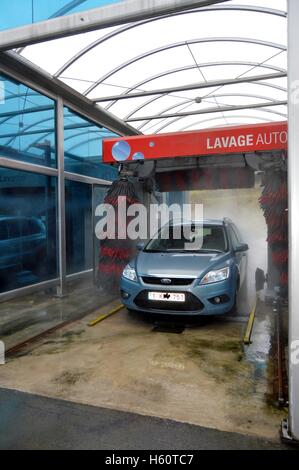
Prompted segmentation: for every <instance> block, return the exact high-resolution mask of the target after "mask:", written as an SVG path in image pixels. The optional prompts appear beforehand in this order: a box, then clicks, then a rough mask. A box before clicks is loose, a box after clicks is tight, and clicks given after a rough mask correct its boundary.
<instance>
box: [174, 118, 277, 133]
mask: <svg viewBox="0 0 299 470" xmlns="http://www.w3.org/2000/svg"><path fill="white" fill-rule="evenodd" d="M228 118H229V119H232V118H235V119H248V118H250V119H259V120H260V121H264V122H276V121H275V119H266V118H262V117H259V116H252V117H251V116H245V115H238V116H228ZM219 119H223V117H222V116H219V117H214V118H209V119H205V120H203V121H197V122H194V123H193V124H189V125H188V126H186V127H182V128H181V129H180V130H178V132H184V131H185V130H187V129H190V127H192V126H196V125H197V124H203V123H205V122H211V121H219ZM236 125H238V124H237V123H236Z"/></svg>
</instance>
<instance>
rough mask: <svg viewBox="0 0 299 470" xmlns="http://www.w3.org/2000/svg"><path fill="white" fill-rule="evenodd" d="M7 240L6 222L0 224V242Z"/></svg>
mask: <svg viewBox="0 0 299 470" xmlns="http://www.w3.org/2000/svg"><path fill="white" fill-rule="evenodd" d="M7 239H8V232H7V222H0V241H4V240H7Z"/></svg>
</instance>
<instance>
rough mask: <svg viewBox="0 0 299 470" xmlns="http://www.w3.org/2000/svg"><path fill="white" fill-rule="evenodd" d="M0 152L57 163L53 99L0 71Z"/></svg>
mask: <svg viewBox="0 0 299 470" xmlns="http://www.w3.org/2000/svg"><path fill="white" fill-rule="evenodd" d="M0 155H1V156H3V157H8V158H13V159H16V160H22V161H26V162H29V163H35V164H38V165H44V166H47V167H56V143H55V102H54V100H52V99H50V98H48V97H47V96H44V95H42V94H40V93H38V92H36V91H34V90H32V89H31V88H28V87H27V86H25V85H22V84H21V83H18V82H16V81H15V80H12V79H10V78H8V77H6V76H5V75H2V74H0Z"/></svg>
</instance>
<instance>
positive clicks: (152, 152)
mask: <svg viewBox="0 0 299 470" xmlns="http://www.w3.org/2000/svg"><path fill="white" fill-rule="evenodd" d="M287 141H288V131H287V122H276V123H269V124H263V125H261V124H255V125H251V126H250V125H248V126H242V127H240V126H239V127H225V128H217V129H205V130H199V131H191V132H176V133H171V134H154V135H138V136H133V137H122V138H118V139H106V140H104V143H103V145H104V149H103V162H104V163H116V162H119V163H120V162H125V161H136V160H143V159H144V160H156V159H157V158H174V157H191V156H201V155H219V154H226V153H230V154H231V153H248V152H255V151H270V150H286V149H287Z"/></svg>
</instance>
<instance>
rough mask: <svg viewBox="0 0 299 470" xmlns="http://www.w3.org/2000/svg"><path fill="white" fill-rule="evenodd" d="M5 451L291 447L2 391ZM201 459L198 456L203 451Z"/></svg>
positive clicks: (0, 443)
mask: <svg viewBox="0 0 299 470" xmlns="http://www.w3.org/2000/svg"><path fill="white" fill-rule="evenodd" d="M29 430H30V432H28V431H29ZM0 449H2V450H4V449H5V450H19V449H22V450H23V449H26V450H27V449H30V450H32V449H33V450H45V449H46V450H54V449H55V450H57V449H59V450H70V449H92V450H93V449H101V450H111V449H115V450H144V449H147V450H175V451H177V449H184V450H194V449H196V450H197V451H198V450H218V449H222V450H283V449H286V450H289V449H290V448H289V447H286V446H285V445H283V444H280V443H276V442H273V441H269V440H266V439H259V438H256V437H248V436H244V435H241V434H237V433H228V432H220V431H217V430H214V429H207V428H203V427H199V426H192V425H190V424H184V423H177V422H174V421H169V420H161V419H157V418H151V417H147V416H140V415H136V414H133V413H124V412H120V411H114V410H108V409H104V408H95V407H91V406H86V405H79V404H75V403H67V402H64V401H61V400H53V399H49V398H43V397H39V396H36V395H28V394H24V393H21V392H15V391H11V390H3V389H2V390H1V389H0ZM116 454H117V452H116ZM196 457H197V459H199V455H198V454H197V455H196ZM198 463H199V462H198Z"/></svg>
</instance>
